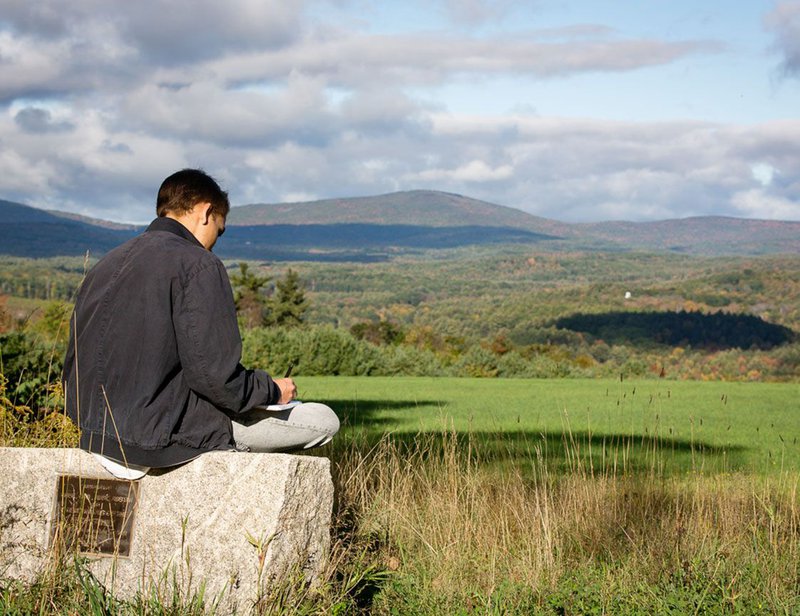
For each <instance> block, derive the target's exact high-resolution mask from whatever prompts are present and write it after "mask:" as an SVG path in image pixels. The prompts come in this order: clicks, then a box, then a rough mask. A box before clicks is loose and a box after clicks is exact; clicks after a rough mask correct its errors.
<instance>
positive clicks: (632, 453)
mask: <svg viewBox="0 0 800 616" xmlns="http://www.w3.org/2000/svg"><path fill="white" fill-rule="evenodd" d="M297 381H298V384H299V390H300V395H301V397H304V398H306V399H309V400H323V401H326V402H327V403H329V404H330V405H331V406H332V407H334V408H335V409H336V411H337V412H338V413H339V415H340V417H341V419H342V425H343V433H342V436H343V437H344V438H345V439H351V438H356V436H357V435H360V436H361V437H366V438H367V439H369V438H373V439H374V438H379V437H380V436H382V435H384V434H385V433H389V434H390V435H392V437H393V438H395V439H397V440H400V441H402V440H406V441H407V440H410V439H413V438H414V437H415V435H417V434H420V433H432V434H442V433H446V432H448V431H454V432H456V433H458V434H459V435H460V436H461V438H469V439H470V442H471V444H472V445H473V446H475V447H476V448H477V450H478V453H479V454H480V455H481V457H482V459H483V460H486V461H490V460H498V459H504V460H506V461H511V462H514V461H515V460H516V461H517V462H520V463H523V464H524V463H525V461H527V460H529V458H530V453H531V451H534V450H539V451H541V452H542V455H545V457H547V459H548V460H549V461H550V462H552V463H553V464H555V465H558V466H564V465H568V464H569V463H571V462H574V461H575V459H574V456H575V455H576V454H577V455H578V460H582V461H584V462H586V463H590V464H591V465H592V467H593V468H595V469H597V470H602V469H604V468H607V466H608V465H616V467H617V468H619V469H621V470H625V471H631V472H635V471H637V470H653V466H654V465H656V466H657V470H659V472H662V473H668V474H676V473H678V474H680V473H683V472H686V471H699V472H708V473H718V472H750V473H756V474H773V473H778V472H780V471H797V470H800V385H798V384H797V383H742V382H733V383H726V382H719V381H713V382H703V381H666V380H655V379H649V380H647V379H645V380H620V379H469V378H424V377H386V378H382V377H370V378H358V377H298V379H297Z"/></svg>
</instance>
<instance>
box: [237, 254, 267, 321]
mask: <svg viewBox="0 0 800 616" xmlns="http://www.w3.org/2000/svg"><path fill="white" fill-rule="evenodd" d="M269 281H270V277H269V276H259V275H258V274H256V273H254V272H251V271H250V266H248V264H247V263H239V273H238V274H234V275H233V276H231V284H232V286H233V300H234V302H235V303H236V312H237V314H238V315H239V319H240V320H241V321H242V324H243V325H244V327H246V328H248V329H251V328H253V327H260V326H262V325H266V324H267V323H268V322H269V321H270V315H269V302H268V299H267V296H266V292H265V291H264V287H266V286H267V283H269Z"/></svg>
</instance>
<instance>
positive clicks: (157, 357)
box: [64, 218, 280, 467]
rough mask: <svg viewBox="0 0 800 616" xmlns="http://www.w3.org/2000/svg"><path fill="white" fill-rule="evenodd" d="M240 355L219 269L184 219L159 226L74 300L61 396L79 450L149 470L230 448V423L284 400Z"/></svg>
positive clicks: (103, 268)
mask: <svg viewBox="0 0 800 616" xmlns="http://www.w3.org/2000/svg"><path fill="white" fill-rule="evenodd" d="M241 352H242V343H241V338H240V335H239V327H238V323H237V321H236V309H235V307H234V303H233V293H232V291H231V286H230V282H229V280H228V275H227V273H226V271H225V267H224V265H223V264H222V262H221V261H220V260H219V259H218V258H217V257H216V256H215V255H214V254H212V253H211V252H209V251H207V250H206V249H205V248H203V246H202V245H201V244H200V242H198V241H197V239H196V238H195V237H194V236H193V235H192V234H191V232H190V231H189V230H188V229H186V228H185V227H184V226H183V225H181V224H180V223H179V222H177V221H175V220H172V219H170V218H157V219H156V220H154V221H153V222H152V224H151V225H150V226H149V227H148V229H147V231H145V232H144V233H143V234H142V235H140V236H138V237H136V238H134V239H132V240H130V241H128V242H126V243H125V244H123V245H122V246H119V247H118V248H116V249H114V250H113V251H111V252H109V253H108V254H107V255H106V256H105V257H103V259H101V260H100V262H98V263H97V265H95V266H94V267H93V268H92V269H91V270H90V271H89V273H88V274H87V276H86V279H85V280H84V282H83V284H82V285H81V288H80V291H79V292H78V297H77V300H76V303H75V311H74V313H73V317H72V321H71V326H70V341H69V348H68V350H67V355H66V358H65V361H64V394H65V400H66V409H67V413H68V415H69V416H70V417H71V418H72V420H73V421H74V422H75V423H76V424H77V425H78V426H79V427H80V430H81V439H80V446H81V448H83V449H86V450H89V451H94V452H96V453H103V454H104V455H107V456H108V457H111V458H114V459H116V460H120V461H123V462H128V463H131V464H140V465H144V466H153V467H164V466H172V465H174V464H178V463H180V462H184V461H186V460H190V459H192V458H194V457H196V456H197V455H199V454H201V453H203V452H206V451H211V450H216V449H230V448H232V447H233V446H234V443H233V437H232V430H231V421H230V416H231V415H236V414H238V413H243V412H246V411H248V410H250V409H252V408H253V407H254V406H257V405H263V404H271V403H274V402H277V400H278V398H279V397H280V390H279V388H278V386H277V385H276V384H275V382H274V381H273V380H272V379H271V378H270V377H269V376H268V375H267V374H266V373H265V372H262V371H254V370H246V369H245V368H243V367H242V365H241V364H240V359H241Z"/></svg>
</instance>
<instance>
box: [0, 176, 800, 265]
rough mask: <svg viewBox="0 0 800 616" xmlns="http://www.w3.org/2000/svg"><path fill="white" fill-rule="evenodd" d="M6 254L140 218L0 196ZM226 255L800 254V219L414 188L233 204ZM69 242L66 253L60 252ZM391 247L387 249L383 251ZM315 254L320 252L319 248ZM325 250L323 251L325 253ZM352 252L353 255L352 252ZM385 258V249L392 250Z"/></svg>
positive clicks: (111, 236)
mask: <svg viewBox="0 0 800 616" xmlns="http://www.w3.org/2000/svg"><path fill="white" fill-rule="evenodd" d="M0 223H2V224H1V225H0V254H13V255H18V256H57V255H60V254H84V253H85V252H86V250H91V251H92V252H95V253H96V252H100V253H102V252H105V251H106V250H109V249H110V248H111V247H113V246H115V245H117V244H119V243H121V241H124V240H125V239H127V238H128V237H132V236H133V235H135V233H137V232H139V231H141V229H142V228H143V226H134V225H125V224H122V223H114V222H111V221H104V220H99V219H93V218H86V217H83V216H79V215H74V214H68V213H65V212H58V211H48V210H40V209H36V208H32V207H30V206H27V205H24V204H20V203H15V202H10V201H3V200H0ZM227 227H228V233H226V236H225V238H224V239H223V240H221V241H220V243H219V244H218V248H217V249H216V252H217V253H218V254H220V256H222V257H223V258H243V257H245V256H246V257H247V258H254V259H258V258H262V259H280V260H285V259H297V260H302V259H303V258H312V259H315V260H316V259H319V258H323V256H324V255H325V253H327V257H325V258H337V254H338V255H339V256H341V257H342V258H345V259H348V258H350V257H352V256H353V255H359V254H360V255H361V256H360V257H359V259H361V258H363V257H364V255H365V254H367V253H369V254H373V255H374V254H377V253H380V252H381V251H383V253H384V254H389V253H391V251H393V250H397V249H400V250H419V249H431V248H433V249H435V248H452V247H458V246H468V245H478V244H502V243H509V244H512V243H513V244H520V243H527V244H531V245H534V244H535V245H537V248H541V249H560V250H597V251H609V250H615V251H619V250H644V251H667V252H677V253H686V254H704V255H727V254H730V255H759V254H776V253H791V254H798V253H800V222H795V221H774V220H761V219H746V218H735V217H729V216H694V217H690V218H681V219H672V220H661V221H651V222H630V221H606V222H594V223H564V222H560V221H557V220H553V219H548V218H543V217H539V216H535V215H533V214H529V213H527V212H524V211H522V210H518V209H515V208H511V207H507V206H502V205H496V204H493V203H489V202H487V201H481V200H478V199H472V198H470V197H466V196H464V195H459V194H455V193H446V192H439V191H429V190H414V191H401V192H395V193H388V194H385V195H376V196H367V197H353V198H338V199H323V200H318V201H304V202H296V203H277V204H247V205H240V206H235V207H232V208H231V212H230V214H229V216H228V225H227ZM59 251H68V252H59ZM387 251H389V252H387ZM314 255H316V256H314ZM320 255H323V256H320ZM348 255H349V256H348ZM387 258H388V257H387Z"/></svg>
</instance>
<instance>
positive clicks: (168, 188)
mask: <svg viewBox="0 0 800 616" xmlns="http://www.w3.org/2000/svg"><path fill="white" fill-rule="evenodd" d="M198 203H210V204H211V214H214V215H216V216H221V217H222V218H225V217H226V216H227V215H228V212H229V211H230V209H231V204H230V202H229V201H228V193H226V192H225V191H224V190H222V189H221V188H220V187H219V184H217V182H216V180H214V178H212V177H211V176H210V175H208V174H207V173H206V172H205V171H202V170H201V169H182V170H181V171H178V172H176V173H173V174H172V175H171V176H169V177H168V178H167V179H166V180H164V181H163V182H162V183H161V188H159V189H158V199H157V200H156V214H158V215H159V216H166V215H167V214H168V213H173V214H182V213H186V212H190V211H191V210H192V208H193V207H194V206H195V205H197V204H198Z"/></svg>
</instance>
